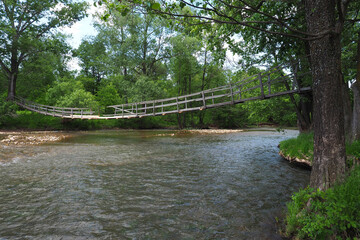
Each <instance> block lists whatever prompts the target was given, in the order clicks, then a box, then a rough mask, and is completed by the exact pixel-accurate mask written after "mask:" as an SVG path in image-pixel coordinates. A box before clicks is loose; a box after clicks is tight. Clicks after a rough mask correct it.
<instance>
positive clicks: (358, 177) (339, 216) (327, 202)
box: [286, 167, 360, 239]
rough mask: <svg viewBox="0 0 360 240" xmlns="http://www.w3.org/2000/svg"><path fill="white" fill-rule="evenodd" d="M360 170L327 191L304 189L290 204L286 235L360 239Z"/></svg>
mask: <svg viewBox="0 0 360 240" xmlns="http://www.w3.org/2000/svg"><path fill="white" fill-rule="evenodd" d="M359 186H360V167H357V168H355V169H354V170H353V171H352V172H351V174H350V176H349V177H348V178H347V179H346V181H345V182H344V183H343V184H337V185H335V186H334V187H333V188H330V189H328V190H327V191H325V192H323V191H314V190H313V189H311V188H305V189H303V190H300V191H299V192H297V193H295V194H294V195H293V197H292V201H291V202H289V203H288V204H287V209H288V212H287V216H286V235H287V237H293V238H295V239H359V238H360V201H359V199H360V187H359Z"/></svg>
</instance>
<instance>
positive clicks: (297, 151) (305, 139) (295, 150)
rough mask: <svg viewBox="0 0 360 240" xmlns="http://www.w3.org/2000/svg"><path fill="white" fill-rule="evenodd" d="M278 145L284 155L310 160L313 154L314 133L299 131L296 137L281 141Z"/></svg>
mask: <svg viewBox="0 0 360 240" xmlns="http://www.w3.org/2000/svg"><path fill="white" fill-rule="evenodd" d="M279 147H280V150H281V151H282V153H283V154H284V155H286V156H291V157H297V158H299V159H306V160H309V161H311V162H312V160H313V155H314V134H313V133H301V134H299V136H297V137H296V138H291V139H288V140H284V141H281V142H280V145H279Z"/></svg>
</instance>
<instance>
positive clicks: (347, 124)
mask: <svg viewBox="0 0 360 240" xmlns="http://www.w3.org/2000/svg"><path fill="white" fill-rule="evenodd" d="M341 86H342V87H341V93H342V100H343V106H344V108H343V109H344V129H345V139H346V141H351V139H352V136H351V135H352V134H351V132H352V131H351V125H352V109H351V98H350V89H349V87H348V85H347V83H346V82H345V81H344V76H343V75H342V74H341Z"/></svg>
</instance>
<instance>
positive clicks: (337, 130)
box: [305, 0, 346, 190]
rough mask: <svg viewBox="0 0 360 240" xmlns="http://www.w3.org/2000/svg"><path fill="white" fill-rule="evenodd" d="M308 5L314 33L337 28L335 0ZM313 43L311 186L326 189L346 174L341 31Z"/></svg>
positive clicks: (307, 2) (309, 23)
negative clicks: (312, 155) (312, 159)
mask: <svg viewBox="0 0 360 240" xmlns="http://www.w3.org/2000/svg"><path fill="white" fill-rule="evenodd" d="M305 8H306V22H307V28H308V31H309V32H310V33H314V34H317V33H322V32H324V31H328V30H330V29H331V30H334V29H336V28H335V27H336V12H335V8H336V5H335V1H333V0H331V1H329V0H317V1H314V0H305ZM309 45H310V54H311V71H312V77H313V101H314V103H313V106H314V108H313V110H314V122H313V124H314V162H313V167H312V172H311V177H310V186H311V187H313V188H316V189H320V190H326V189H328V188H329V187H331V186H333V185H334V183H335V182H336V181H341V180H342V179H343V177H344V174H345V160H346V154H345V131H344V111H343V101H342V99H341V97H342V94H341V91H339V89H341V76H340V71H339V69H340V65H341V42H340V33H336V32H329V33H328V34H326V35H324V36H322V37H321V38H318V39H316V40H312V41H310V42H309Z"/></svg>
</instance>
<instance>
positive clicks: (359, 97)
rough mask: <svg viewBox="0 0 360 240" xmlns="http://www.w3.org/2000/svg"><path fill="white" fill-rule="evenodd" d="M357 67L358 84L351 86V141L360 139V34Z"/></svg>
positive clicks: (359, 36) (359, 37) (359, 35)
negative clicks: (352, 98)
mask: <svg viewBox="0 0 360 240" xmlns="http://www.w3.org/2000/svg"><path fill="white" fill-rule="evenodd" d="M357 44H358V45H357V66H356V70H357V72H356V82H354V83H353V84H352V86H351V88H352V90H353V94H354V106H353V115H352V123H351V140H352V141H355V140H359V139H360V122H359V121H360V32H358V42H357Z"/></svg>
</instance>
